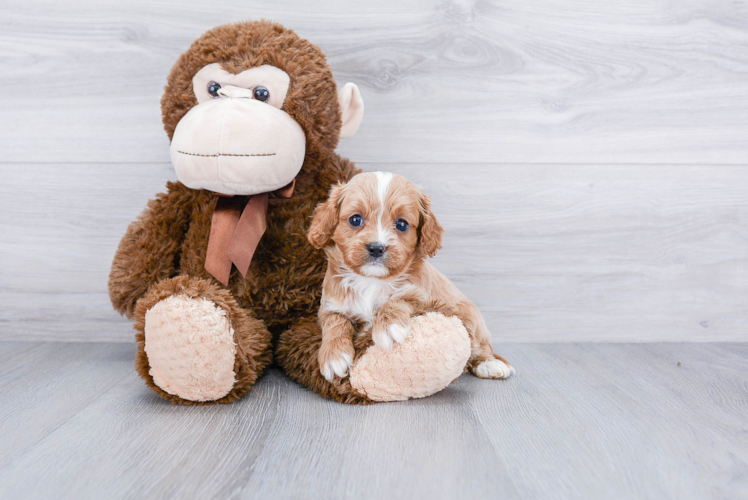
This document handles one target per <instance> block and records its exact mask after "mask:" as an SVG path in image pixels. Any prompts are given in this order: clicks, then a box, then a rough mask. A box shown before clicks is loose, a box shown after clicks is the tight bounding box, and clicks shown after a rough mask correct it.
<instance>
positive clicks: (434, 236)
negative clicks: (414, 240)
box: [418, 193, 444, 257]
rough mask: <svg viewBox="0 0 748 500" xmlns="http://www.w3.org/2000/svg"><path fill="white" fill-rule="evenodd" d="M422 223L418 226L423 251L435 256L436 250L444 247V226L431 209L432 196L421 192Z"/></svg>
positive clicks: (419, 240) (419, 241) (419, 242)
mask: <svg viewBox="0 0 748 500" xmlns="http://www.w3.org/2000/svg"><path fill="white" fill-rule="evenodd" d="M420 201H421V225H420V227H419V228H418V244H419V245H420V247H421V251H422V252H423V253H425V254H426V255H428V256H429V257H433V256H434V255H436V251H437V250H439V249H440V248H441V247H442V235H443V234H444V228H443V227H442V226H441V224H439V221H438V220H436V217H434V213H433V212H432V211H431V198H429V196H428V195H426V194H423V193H421V200H420Z"/></svg>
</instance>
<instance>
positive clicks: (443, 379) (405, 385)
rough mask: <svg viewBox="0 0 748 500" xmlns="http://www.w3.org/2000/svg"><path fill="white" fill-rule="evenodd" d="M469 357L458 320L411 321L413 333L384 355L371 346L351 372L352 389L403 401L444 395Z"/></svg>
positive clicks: (440, 316) (433, 314)
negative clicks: (441, 392) (438, 393)
mask: <svg viewBox="0 0 748 500" xmlns="http://www.w3.org/2000/svg"><path fill="white" fill-rule="evenodd" d="M469 358H470V337H468V333H467V330H465V327H464V326H463V324H462V322H461V321H460V320H459V319H458V318H457V317H455V316H452V317H446V316H444V315H443V314H441V313H436V312H431V313H426V314H424V315H423V316H416V317H414V318H413V323H412V330H411V332H410V335H409V336H408V337H407V338H406V339H405V342H403V343H402V344H395V345H394V346H392V349H391V350H389V351H385V350H384V349H382V348H381V347H379V346H377V345H373V346H371V347H369V349H368V350H367V351H366V353H365V354H364V355H363V356H361V357H360V358H359V360H358V361H357V362H356V364H355V366H353V368H351V375H350V377H351V378H350V380H351V385H352V386H353V387H354V388H355V389H356V390H357V391H359V392H361V393H363V394H366V396H368V397H369V398H370V399H373V400H374V401H404V400H406V399H409V398H423V397H426V396H430V395H432V394H434V393H436V392H439V391H441V390H442V389H444V388H445V387H447V386H448V385H449V384H450V383H452V381H453V380H454V379H456V378H457V377H459V376H460V375H461V374H462V372H463V371H464V369H465V365H466V364H467V362H468V359H469Z"/></svg>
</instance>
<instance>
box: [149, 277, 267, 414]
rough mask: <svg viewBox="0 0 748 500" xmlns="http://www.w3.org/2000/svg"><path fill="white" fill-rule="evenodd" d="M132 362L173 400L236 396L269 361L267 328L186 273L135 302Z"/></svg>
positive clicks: (203, 400)
mask: <svg viewBox="0 0 748 500" xmlns="http://www.w3.org/2000/svg"><path fill="white" fill-rule="evenodd" d="M135 319H136V324H135V328H136V330H138V334H137V336H136V339H137V341H138V356H137V360H136V367H137V369H138V372H139V373H140V375H141V376H142V377H143V378H144V379H145V380H146V383H147V384H148V385H149V386H150V387H151V388H153V390H154V391H156V392H157V393H158V394H159V395H161V396H162V397H164V398H166V399H169V400H171V401H173V402H176V403H182V404H192V403H225V402H230V401H234V400H236V399H238V398H239V397H241V396H242V395H243V394H244V393H245V392H246V391H247V390H248V389H249V388H250V387H251V386H252V384H254V382H255V380H256V379H257V377H258V376H259V375H260V373H261V372H262V370H263V369H264V368H265V366H266V365H267V364H268V363H269V362H270V358H271V351H270V348H269V346H270V333H269V332H268V331H267V329H266V328H265V326H264V325H263V324H262V322H261V321H259V320H256V319H253V318H250V317H248V316H247V314H246V313H245V311H244V310H243V309H241V308H240V307H239V306H238V304H237V303H236V301H235V300H234V299H233V298H232V297H231V295H230V294H229V292H228V291H226V290H224V289H221V288H219V287H218V286H217V285H215V284H213V283H211V282H209V281H206V280H203V279H200V278H190V277H188V276H179V277H177V278H172V279H168V280H164V281H162V282H160V283H158V284H157V285H155V286H154V287H152V289H151V290H149V292H148V293H147V294H146V295H145V296H144V297H143V298H142V299H140V301H138V304H137V307H136V311H135Z"/></svg>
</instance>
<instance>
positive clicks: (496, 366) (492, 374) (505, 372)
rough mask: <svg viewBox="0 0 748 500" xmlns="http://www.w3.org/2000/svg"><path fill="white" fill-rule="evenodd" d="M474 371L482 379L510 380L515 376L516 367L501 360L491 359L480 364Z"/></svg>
mask: <svg viewBox="0 0 748 500" xmlns="http://www.w3.org/2000/svg"><path fill="white" fill-rule="evenodd" d="M472 371H473V375H475V376H476V377H480V378H509V377H511V376H512V375H513V374H514V367H513V366H511V365H508V364H507V363H504V362H503V361H501V360H499V359H489V360H488V361H483V362H482V363H479V364H478V365H477V366H475V367H474V368H473V370H472Z"/></svg>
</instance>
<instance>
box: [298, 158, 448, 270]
mask: <svg viewBox="0 0 748 500" xmlns="http://www.w3.org/2000/svg"><path fill="white" fill-rule="evenodd" d="M443 232H444V230H443V229H442V227H441V225H439V222H438V221H437V220H436V217H434V214H433V213H432V212H431V200H430V199H429V197H428V196H427V195H425V194H423V192H421V190H420V189H418V188H417V187H416V186H414V185H413V184H412V183H411V182H410V181H408V180H407V179H406V178H405V177H403V176H401V175H393V174H390V173H387V172H372V173H363V174H358V175H357V176H355V177H354V178H353V179H351V180H350V181H349V182H348V183H347V184H338V185H337V186H335V187H333V188H332V190H331V191H330V198H329V199H328V200H327V201H326V202H325V203H323V204H321V205H319V206H318V207H317V208H316V210H315V211H314V218H313V220H312V225H311V227H310V228H309V232H308V234H307V238H308V239H309V242H310V243H311V244H312V245H313V246H314V247H315V248H323V247H325V246H327V245H329V244H333V245H334V246H335V247H337V249H338V250H339V251H340V256H341V258H342V260H343V263H344V264H345V266H346V267H348V268H349V269H350V270H351V271H353V272H355V273H357V274H361V275H363V276H372V277H377V278H385V277H394V276H397V275H398V274H400V273H402V272H403V271H405V270H406V269H407V268H408V267H409V266H410V265H411V263H413V262H414V261H415V260H417V259H423V258H425V257H426V256H429V257H433V256H434V255H435V254H436V251H437V250H439V249H440V248H441V241H442V233H443Z"/></svg>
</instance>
